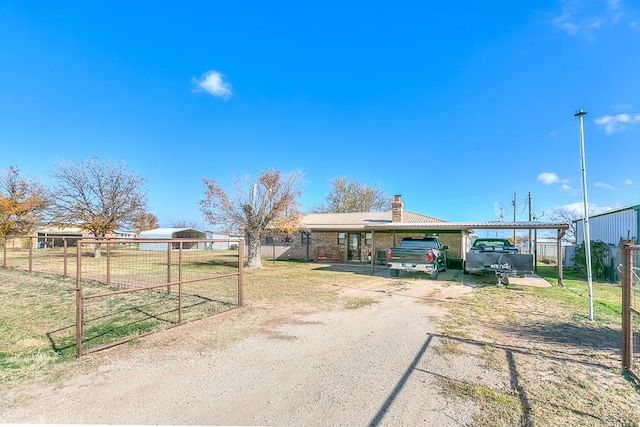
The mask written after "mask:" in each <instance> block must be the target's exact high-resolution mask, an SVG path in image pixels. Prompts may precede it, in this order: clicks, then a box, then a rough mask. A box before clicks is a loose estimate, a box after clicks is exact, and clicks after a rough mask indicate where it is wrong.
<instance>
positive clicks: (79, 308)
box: [76, 239, 84, 358]
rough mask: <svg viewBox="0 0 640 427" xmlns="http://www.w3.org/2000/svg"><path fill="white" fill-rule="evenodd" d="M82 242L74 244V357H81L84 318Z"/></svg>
mask: <svg viewBox="0 0 640 427" xmlns="http://www.w3.org/2000/svg"><path fill="white" fill-rule="evenodd" d="M81 247H82V242H81V241H80V239H78V240H77V244H76V249H77V250H76V252H77V255H76V257H77V258H76V357H77V358H79V357H81V356H82V323H83V318H84V301H83V298H82V277H81V276H82V248H81Z"/></svg>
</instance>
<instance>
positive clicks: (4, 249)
mask: <svg viewBox="0 0 640 427" xmlns="http://www.w3.org/2000/svg"><path fill="white" fill-rule="evenodd" d="M2 253H3V255H2V268H7V236H3V237H2Z"/></svg>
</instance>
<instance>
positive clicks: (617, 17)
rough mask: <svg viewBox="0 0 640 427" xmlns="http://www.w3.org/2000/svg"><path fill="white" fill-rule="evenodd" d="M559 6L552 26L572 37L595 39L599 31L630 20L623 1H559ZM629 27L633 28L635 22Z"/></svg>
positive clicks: (552, 20)
mask: <svg viewBox="0 0 640 427" xmlns="http://www.w3.org/2000/svg"><path fill="white" fill-rule="evenodd" d="M559 4H560V10H559V11H558V12H557V13H556V14H555V16H554V17H553V18H552V19H551V24H552V25H553V26H555V27H556V28H558V29H559V30H560V31H562V32H565V33H567V34H569V35H571V36H581V37H584V38H587V39H594V38H595V36H596V33H597V32H598V31H599V30H601V29H603V28H610V27H613V26H615V25H616V24H617V23H619V22H626V23H628V22H629V18H630V14H628V13H627V12H626V11H625V7H624V5H623V2H622V0H559ZM625 18H626V19H625ZM627 25H629V26H630V27H631V28H633V22H631V23H630V24H629V23H628V24H627Z"/></svg>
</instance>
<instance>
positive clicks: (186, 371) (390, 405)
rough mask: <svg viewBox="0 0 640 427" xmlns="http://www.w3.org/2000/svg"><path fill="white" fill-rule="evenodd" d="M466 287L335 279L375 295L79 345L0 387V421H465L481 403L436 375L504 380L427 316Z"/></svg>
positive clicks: (357, 293) (492, 382) (355, 293)
mask: <svg viewBox="0 0 640 427" xmlns="http://www.w3.org/2000/svg"><path fill="white" fill-rule="evenodd" d="M472 290H473V288H472V287H470V286H464V285H459V284H458V285H456V284H452V283H451V282H444V281H442V279H441V280H439V281H437V282H435V281H428V280H402V278H401V279H400V280H398V281H393V282H391V281H389V280H382V279H381V280H380V281H374V282H371V283H370V284H369V285H368V286H367V287H366V288H358V289H355V288H353V289H348V288H347V289H344V290H343V292H344V294H345V295H349V296H352V297H358V298H363V299H374V300H375V301H376V303H374V304H370V305H366V306H363V307H360V308H357V309H342V310H338V311H331V312H328V313H315V314H311V315H305V314H296V313H295V312H294V311H291V310H287V311H282V312H280V313H273V316H272V321H271V322H269V323H267V324H263V325H262V328H261V329H260V332H259V333H252V334H250V335H249V336H247V337H245V338H243V339H241V340H237V341H234V343H232V344H231V345H229V346H226V347H222V348H219V347H220V346H216V345H215V343H214V342H213V340H214V339H215V338H212V337H213V336H215V334H213V333H212V334H211V336H209V335H208V331H212V332H213V331H216V330H219V329H220V327H221V326H222V325H223V324H224V322H228V321H230V320H233V319H229V318H228V317H231V318H238V317H242V316H243V314H242V313H241V312H239V311H235V312H233V314H224V315H221V316H217V317H213V318H210V319H207V320H204V321H201V322H196V323H192V324H189V325H186V326H184V327H180V328H175V329H172V330H169V331H166V332H163V333H160V334H156V335H152V336H149V337H147V338H145V339H144V340H142V341H141V342H139V343H136V344H134V345H124V346H119V347H115V348H113V349H110V350H107V351H103V352H101V353H96V354H92V355H88V356H85V357H84V358H83V359H81V360H80V361H79V362H75V364H76V367H77V368H78V371H79V372H80V373H78V374H76V375H73V376H71V377H69V378H66V379H64V380H63V381H58V382H56V383H55V384H54V385H51V384H49V385H42V384H40V385H31V386H29V387H26V388H22V389H13V390H4V391H2V392H1V395H0V397H1V399H0V401H2V402H4V403H2V404H0V405H2V406H1V407H0V410H1V411H0V422H2V423H55V424H75V423H82V424H183V425H184V424H191V425H195V424H197V425H296V426H337V425H345V426H346V425H349V426H353V425H407V426H408V425H434V426H435V425H437V426H460V425H467V424H469V423H470V422H471V420H472V417H473V415H474V413H475V412H476V411H477V410H478V408H477V407H476V406H475V405H474V404H473V403H472V401H470V400H461V399H458V398H452V397H446V396H445V395H444V394H442V393H441V390H440V389H439V387H438V386H437V384H436V379H437V378H438V377H443V376H444V377H447V378H451V379H458V380H463V379H469V378H473V379H474V381H475V382H479V383H484V384H486V385H487V386H490V387H492V388H494V389H495V388H500V387H501V384H505V383H508V380H505V378H501V377H500V374H499V373H498V372H496V371H488V370H486V369H483V368H481V367H480V363H479V362H478V360H477V359H475V358H474V357H472V356H470V355H459V356H455V357H452V356H450V355H449V356H447V358H446V360H445V359H443V357H441V356H440V355H439V354H438V351H437V347H438V346H439V344H440V339H439V338H438V337H437V335H436V330H435V326H434V323H433V322H432V320H431V319H433V318H434V317H436V316H439V315H441V314H442V310H443V309H442V308H440V307H439V305H440V303H441V302H443V301H448V300H451V299H454V298H456V297H458V296H460V295H462V294H465V293H468V292H471V291H472ZM243 310H244V309H243ZM225 317H227V318H225ZM207 336H209V338H205V337H207ZM194 337H196V338H194ZM207 339H210V340H212V341H209V342H207ZM216 348H217V349H216ZM470 402H471V403H470Z"/></svg>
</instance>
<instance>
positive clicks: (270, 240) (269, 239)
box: [265, 233, 274, 245]
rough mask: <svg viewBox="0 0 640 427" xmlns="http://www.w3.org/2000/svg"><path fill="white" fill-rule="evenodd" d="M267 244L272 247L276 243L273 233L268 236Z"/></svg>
mask: <svg viewBox="0 0 640 427" xmlns="http://www.w3.org/2000/svg"><path fill="white" fill-rule="evenodd" d="M265 243H266V244H268V245H272V244H273V243H274V240H273V234H271V233H269V234H267V239H266V242H265Z"/></svg>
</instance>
